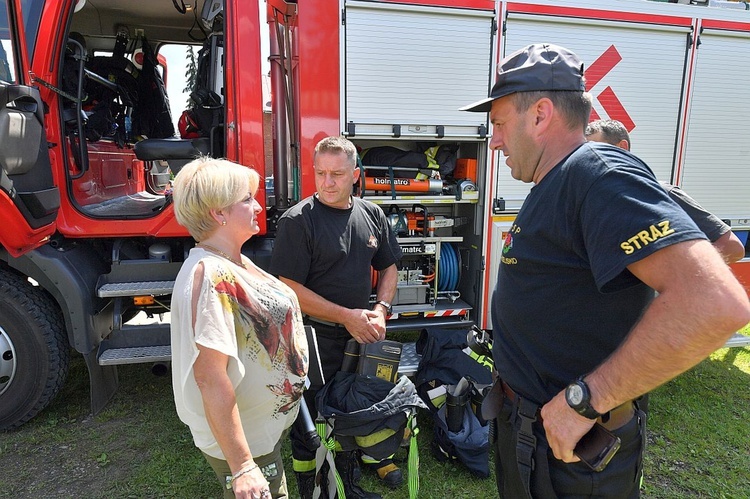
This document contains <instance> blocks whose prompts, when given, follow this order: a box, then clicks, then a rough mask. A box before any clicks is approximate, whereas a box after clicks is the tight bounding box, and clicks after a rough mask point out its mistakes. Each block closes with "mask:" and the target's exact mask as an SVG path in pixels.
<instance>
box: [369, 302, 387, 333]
mask: <svg viewBox="0 0 750 499" xmlns="http://www.w3.org/2000/svg"><path fill="white" fill-rule="evenodd" d="M368 315H369V317H370V324H372V325H373V326H375V329H376V330H377V331H378V333H380V335H381V336H382V337H381V338H380V339H381V340H382V339H385V313H383V310H382V309H381V308H380V307H375V310H368Z"/></svg>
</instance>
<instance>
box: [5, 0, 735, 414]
mask: <svg viewBox="0 0 750 499" xmlns="http://www.w3.org/2000/svg"><path fill="white" fill-rule="evenodd" d="M0 41H1V42H2V44H1V45H0V49H2V50H0V95H2V98H1V99H0V137H2V148H0V213H1V214H2V221H3V222H2V224H0V428H12V427H16V426H19V425H21V424H23V423H24V422H26V421H28V420H29V419H30V418H32V417H33V416H34V415H36V414H37V413H38V412H39V411H41V410H42V409H44V407H45V406H46V405H47V404H48V403H49V402H50V401H51V400H52V399H53V398H54V396H55V395H56V394H57V392H58V391H59V389H60V388H61V386H62V385H63V383H64V381H65V377H66V375H67V370H68V365H69V362H70V358H71V355H82V356H83V358H84V359H85V363H86V366H87V368H88V373H89V379H90V394H91V408H92V412H94V413H96V412H98V411H99V410H101V409H102V408H103V407H104V406H105V405H106V404H107V402H108V401H109V400H110V398H111V397H112V395H113V394H114V393H115V391H116V389H117V384H118V377H117V366H118V365H122V364H129V363H153V364H154V365H155V366H164V364H165V363H167V362H169V359H170V346H169V323H168V321H145V323H144V321H134V320H133V318H134V317H136V318H137V316H143V315H144V314H145V315H146V316H149V317H167V313H168V312H169V310H170V296H171V293H172V287H173V283H174V279H175V276H176V274H177V272H178V271H179V268H180V265H181V263H182V262H183V261H184V259H185V257H186V255H187V253H188V251H189V250H190V248H191V247H193V246H194V245H195V241H193V239H192V238H191V237H190V236H189V234H188V233H187V231H186V230H185V229H184V228H182V227H180V226H179V225H178V224H177V223H176V221H175V217H174V211H173V206H172V203H171V196H170V179H171V178H172V175H174V174H177V173H178V172H179V169H180V168H181V167H182V166H184V165H185V164H186V163H187V162H188V161H190V160H191V159H193V158H195V157H197V156H199V155H202V154H203V155H206V154H207V155H211V156H215V157H225V158H228V159H230V160H232V161H236V162H238V163H240V164H242V165H246V166H248V167H252V168H254V169H256V170H257V171H258V172H259V173H260V174H261V176H262V177H264V178H265V182H264V185H261V187H260V190H259V192H258V194H257V198H258V200H259V202H260V203H261V204H262V205H263V212H262V214H261V216H260V226H261V233H260V234H259V235H258V236H256V237H253V238H252V239H251V240H250V241H249V242H248V243H246V245H245V246H244V248H243V252H244V253H245V254H246V255H248V256H249V257H251V258H252V259H253V260H254V261H256V262H257V263H258V264H259V265H261V266H265V265H267V263H268V261H269V258H270V254H271V251H272V249H273V240H274V230H275V224H276V221H277V220H278V217H279V216H280V215H281V214H283V212H284V210H285V209H287V208H288V207H289V206H291V205H293V204H294V203H295V202H298V201H299V200H301V199H303V198H304V197H306V196H309V195H311V194H312V193H313V192H314V190H315V187H314V180H313V172H312V168H311V165H312V153H313V149H314V146H315V144H316V143H317V141H318V140H320V139H321V138H323V137H325V136H328V135H344V136H346V137H348V138H349V139H350V140H352V142H354V143H355V144H356V145H357V147H358V148H360V149H361V151H362V153H361V158H362V168H361V171H362V172H363V173H362V178H361V179H360V182H358V184H357V185H356V186H355V187H354V192H355V193H356V195H359V196H362V197H364V198H366V199H369V200H371V201H373V202H375V203H377V204H379V205H380V206H381V207H382V208H383V210H384V212H385V213H386V214H387V217H388V220H389V222H390V225H391V228H392V230H394V231H395V232H396V234H397V236H398V241H399V244H400V245H401V247H402V250H403V258H402V260H401V261H400V262H399V265H398V266H399V284H398V292H397V296H396V300H394V307H393V313H392V315H390V316H389V318H388V330H389V331H394V332H395V331H404V330H408V331H412V330H418V329H421V328H423V327H445V328H450V327H465V326H467V325H476V326H477V327H479V328H481V329H485V330H490V329H491V327H492V325H491V323H490V320H489V314H488V303H489V299H490V295H491V293H492V291H493V288H494V282H495V278H496V269H497V267H498V265H499V258H500V255H499V250H500V248H501V247H502V240H503V238H504V233H505V232H506V231H507V230H508V228H509V227H510V224H511V222H512V220H513V217H514V213H515V212H517V210H518V208H519V207H520V205H521V203H522V202H523V199H524V197H525V195H526V193H527V192H528V189H529V186H528V185H525V184H521V183H518V182H515V181H513V180H512V179H511V177H510V175H509V173H508V171H507V168H505V165H504V164H503V158H502V157H499V156H498V155H497V154H495V153H493V152H492V151H490V150H489V149H488V141H489V134H490V133H491V128H490V127H489V123H488V120H487V116H483V115H476V114H474V113H462V112H459V111H458V109H459V108H460V107H461V106H463V105H465V104H467V103H470V102H473V101H476V100H478V99H481V98H483V97H485V96H486V95H487V93H488V90H489V88H490V87H491V85H492V82H493V75H494V71H495V67H496V65H497V63H498V61H499V60H500V59H501V58H502V57H503V55H504V54H506V53H509V52H511V51H513V50H515V49H516V48H520V47H521V46H524V45H526V44H528V43H531V42H539V41H548V42H553V43H557V44H560V45H563V46H566V47H568V48H570V49H572V50H574V51H575V52H577V53H578V54H579V55H580V56H581V57H582V58H583V60H584V61H585V63H586V66H587V68H588V69H587V70H586V77H587V82H588V83H587V85H588V90H589V91H590V92H592V94H593V96H594V101H595V104H594V113H595V115H596V116H594V117H602V118H614V119H619V120H621V121H623V123H625V124H626V126H627V127H628V129H629V130H630V131H631V134H632V137H633V151H634V152H635V153H636V154H638V155H640V156H642V157H643V158H644V159H645V160H646V161H647V162H648V163H649V164H650V165H651V167H652V168H653V170H654V172H655V174H656V175H657V176H658V177H659V178H660V179H661V180H665V181H670V182H673V183H676V184H679V185H682V186H684V188H685V189H686V190H687V191H688V192H689V193H690V194H691V195H693V196H694V197H695V198H696V199H698V200H699V201H700V202H701V203H703V204H704V206H705V207H706V208H708V209H710V210H712V211H713V212H715V213H717V214H718V215H719V216H720V217H721V218H723V219H726V220H727V221H729V222H730V223H731V225H732V227H733V229H735V231H736V232H737V234H738V235H739V236H740V237H741V238H742V239H743V240H744V241H747V232H748V230H750V204H748V203H745V202H744V194H745V192H747V191H748V188H750V169H748V168H746V165H745V163H746V161H747V159H746V158H747V157H748V151H747V147H748V145H747V144H750V140H748V138H749V137H748V134H750V132H749V131H748V129H747V127H745V126H743V125H744V123H743V121H742V119H743V118H744V117H745V116H748V115H750V109H748V108H749V107H750V101H749V100H748V99H746V98H743V95H742V88H741V87H740V88H738V89H737V90H736V91H734V92H732V91H730V89H731V88H732V86H733V85H737V86H739V85H741V84H742V82H744V81H747V80H748V77H750V68H749V67H748V66H747V65H744V64H739V63H737V60H738V54H741V53H742V52H743V51H745V50H746V49H747V48H748V47H750V13H747V12H742V11H735V10H731V9H721V8H709V7H703V6H700V7H699V6H692V5H675V4H667V3H657V2H651V1H645V0H607V1H593V0H575V1H572V0H571V1H567V0H566V1H544V0H536V1H517V2H503V1H496V0H397V1H396V0H298V1H296V2H294V1H284V0H267V1H266V2H265V3H262V2H253V1H239V0H224V1H222V0H204V1H193V0H191V1H190V2H186V1H185V0H173V1H172V2H169V1H167V0H157V1H154V0H130V1H128V2H121V1H117V0H56V1H49V0H0ZM170 44H181V45H193V46H195V49H196V51H199V59H198V68H197V72H196V84H195V87H194V89H193V93H192V94H191V102H192V104H191V106H192V108H191V112H190V113H186V114H185V115H183V116H182V117H181V122H180V125H181V126H179V127H178V128H179V129H180V134H179V135H177V134H176V133H172V132H171V130H170V129H169V128H170V127H169V124H168V123H165V121H164V112H165V109H168V107H165V102H166V98H165V97H164V95H163V93H164V92H163V88H164V82H165V81H166V80H168V79H175V78H177V79H180V78H182V75H181V74H174V73H170V72H169V71H168V68H170V67H173V66H171V65H169V64H165V61H164V58H163V57H162V52H163V50H162V49H163V48H164V47H168V46H169V45H170ZM265 47H268V49H267V50H266V48H265ZM152 52H153V53H152ZM266 59H267V60H268V61H269V63H270V78H269V81H270V105H269V106H266V96H265V95H264V92H263V87H264V81H266V80H265V76H266V75H264V74H262V73H263V72H262V70H261V68H262V67H263V64H264V62H265V60H266ZM267 107H270V112H265V111H264V110H265V109H266V108H267ZM166 112H167V113H168V111H166ZM149 120H151V122H149ZM157 124H158V125H159V126H156V125H157ZM383 151H386V152H390V153H394V152H396V153H397V154H396V155H399V154H401V155H404V156H405V157H406V156H408V157H411V158H412V159H413V158H415V157H416V158H418V159H419V161H416V162H409V164H405V163H401V162H399V161H383V160H382V157H383V156H382V155H381V156H380V158H381V159H379V160H375V161H373V160H372V159H373V158H378V155H377V153H378V152H383ZM443 153H444V154H443ZM415 155H416V156H415ZM391 156H393V154H391ZM441 156H442V157H441ZM368 157H369V159H368ZM424 158H428V160H427V161H424V162H425V164H424V165H423V164H422V163H421V161H422V160H424ZM415 163H416V164H415ZM745 267H746V264H744V263H740V264H738V265H736V266H735V270H736V272H737V274H738V275H739V276H740V278H742V279H745V282H748V283H750V271H748V270H746V269H745ZM748 267H750V266H748ZM373 284H375V283H373ZM735 341H736V343H735V344H737V345H740V344H742V341H744V340H743V339H742V337H738V338H736V339H735ZM405 352H407V355H406V357H407V358H406V359H405V360H404V361H403V362H402V364H403V366H404V367H403V369H402V371H403V372H405V373H407V374H408V372H409V369H413V368H414V367H415V361H414V355H413V350H409V349H406V348H405ZM410 355H412V357H411V358H410V357H409V356H410ZM417 360H418V359H417ZM410 366H411V367H410Z"/></svg>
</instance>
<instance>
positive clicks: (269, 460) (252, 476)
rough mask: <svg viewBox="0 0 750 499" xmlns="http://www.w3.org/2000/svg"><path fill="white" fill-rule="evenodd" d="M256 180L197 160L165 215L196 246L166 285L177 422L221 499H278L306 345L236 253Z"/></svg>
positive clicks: (253, 210)
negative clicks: (169, 289)
mask: <svg viewBox="0 0 750 499" xmlns="http://www.w3.org/2000/svg"><path fill="white" fill-rule="evenodd" d="M259 181H260V177H259V175H258V173H257V172H255V171H254V170H252V169H250V168H247V167H244V166H241V165H238V164H235V163H232V162H230V161H226V160H216V159H210V158H199V159H196V160H195V161H192V162H191V163H189V164H188V165H186V166H185V167H184V168H182V170H181V171H180V172H179V174H178V175H177V176H176V178H175V181H174V191H173V197H174V210H175V215H176V217H177V221H178V222H179V223H180V224H181V225H183V226H184V227H186V228H187V229H188V231H189V232H190V234H191V235H192V236H193V238H194V239H195V240H196V241H197V242H198V244H197V245H196V246H195V247H194V248H193V249H191V250H190V254H189V255H188V257H187V259H186V260H185V263H184V264H183V266H182V268H181V269H180V272H179V274H178V276H177V280H176V281H175V287H174V294H173V298H172V333H171V335H172V381H173V390H174V395H175V404H176V406H177V413H178V415H179V417H180V419H181V420H182V421H183V422H184V423H185V424H187V425H188V426H189V427H190V431H191V433H192V435H193V440H194V442H195V445H196V447H198V448H199V449H200V450H201V451H202V452H203V455H204V456H205V457H206V460H207V461H208V462H209V464H210V465H211V467H212V468H213V470H214V472H215V473H216V475H217V477H218V478H219V480H220V482H221V483H222V486H223V487H224V488H225V490H224V497H235V496H236V497H242V498H245V497H247V498H254V499H259V498H262V499H270V498H271V497H273V498H281V497H287V490H286V477H285V475H284V468H283V464H282V460H281V454H280V447H281V443H280V442H281V438H282V436H283V435H285V433H286V430H287V429H288V428H289V427H290V426H291V424H292V423H293V422H294V420H295V418H296V417H297V411H298V408H299V402H300V399H301V396H302V390H303V388H304V379H305V376H306V374H307V362H308V356H307V341H306V338H305V333H304V329H303V325H302V314H301V312H300V307H299V302H298V301H297V297H296V295H295V294H294V293H293V292H292V290H291V289H290V288H289V287H287V286H286V285H284V284H283V283H281V282H280V281H279V280H277V279H275V278H274V277H272V276H271V275H269V274H267V273H266V272H264V271H263V270H261V269H260V268H258V267H257V266H256V265H255V264H253V262H252V261H250V260H249V259H248V258H246V257H244V256H243V255H242V253H241V248H242V244H243V243H244V242H245V241H247V240H248V239H249V238H250V237H252V236H253V235H255V234H257V233H258V231H259V230H260V229H259V227H258V221H257V216H258V214H259V213H260V211H261V207H260V205H259V204H258V202H257V201H256V200H255V194H256V192H257V190H258V183H259Z"/></svg>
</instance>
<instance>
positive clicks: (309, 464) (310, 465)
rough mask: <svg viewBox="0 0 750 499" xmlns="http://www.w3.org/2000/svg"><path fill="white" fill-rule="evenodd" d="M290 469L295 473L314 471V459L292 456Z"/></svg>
mask: <svg viewBox="0 0 750 499" xmlns="http://www.w3.org/2000/svg"><path fill="white" fill-rule="evenodd" d="M292 469H293V470H294V471H296V472H297V473H305V472H306V471H315V459H312V460H310V461H300V460H298V459H294V458H292Z"/></svg>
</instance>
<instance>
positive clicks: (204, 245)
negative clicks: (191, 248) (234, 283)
mask: <svg viewBox="0 0 750 499" xmlns="http://www.w3.org/2000/svg"><path fill="white" fill-rule="evenodd" d="M197 246H200V247H201V248H204V249H207V250H209V251H211V252H213V253H216V254H217V255H219V256H223V257H224V258H226V259H227V260H229V261H230V262H232V263H233V264H235V265H239V266H240V267H242V268H243V269H245V270H247V266H246V265H245V264H244V263H242V262H240V261H237V260H235V259H234V258H232V257H231V256H229V255H227V254H226V253H224V252H223V251H221V250H220V249H219V248H216V247H214V246H211V245H210V244H206V243H198V244H197Z"/></svg>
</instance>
